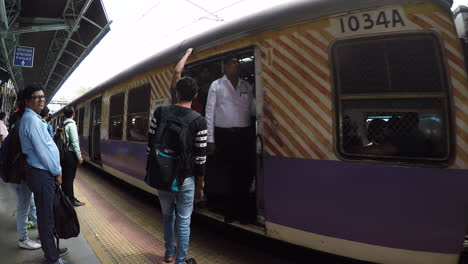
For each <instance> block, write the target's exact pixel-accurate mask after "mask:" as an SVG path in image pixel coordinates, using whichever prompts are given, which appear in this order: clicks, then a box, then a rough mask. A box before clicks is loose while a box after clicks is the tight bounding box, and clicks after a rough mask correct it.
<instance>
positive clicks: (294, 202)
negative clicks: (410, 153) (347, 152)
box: [264, 157, 468, 254]
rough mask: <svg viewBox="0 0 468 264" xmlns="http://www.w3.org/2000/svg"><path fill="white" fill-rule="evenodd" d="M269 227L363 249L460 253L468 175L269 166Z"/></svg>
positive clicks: (272, 162) (345, 165)
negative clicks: (356, 244)
mask: <svg viewBox="0 0 468 264" xmlns="http://www.w3.org/2000/svg"><path fill="white" fill-rule="evenodd" d="M264 165H265V169H264V170H265V178H264V183H265V186H264V192H265V194H264V195H265V197H264V199H265V213H266V218H267V220H268V221H270V222H273V223H277V224H280V225H284V226H289V227H292V228H296V229H300V230H304V231H307V232H312V233H315V234H320V235H325V236H330V237H336V238H342V239H346V240H352V241H356V242H362V243H368V244H374V245H380V246H385V247H392V248H401V249H408V250H417V251H429V252H439V253H449V254H453V253H458V252H460V250H461V247H462V242H463V236H464V234H465V231H466V225H467V223H468V220H467V218H468V214H467V213H468V171H467V170H464V171H463V170H448V169H428V168H404V167H391V166H383V165H369V164H359V163H350V162H338V161H315V160H299V159H287V158H278V157H267V158H265V163H264Z"/></svg>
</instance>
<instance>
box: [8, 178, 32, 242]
mask: <svg viewBox="0 0 468 264" xmlns="http://www.w3.org/2000/svg"><path fill="white" fill-rule="evenodd" d="M11 186H12V187H13V190H15V192H16V197H17V202H16V232H17V233H18V239H19V241H24V240H26V239H27V238H28V218H30V219H31V221H33V223H34V224H35V225H36V227H37V215H36V205H35V204H34V198H33V195H32V193H31V190H29V187H28V185H27V184H26V183H21V184H14V183H12V184H11Z"/></svg>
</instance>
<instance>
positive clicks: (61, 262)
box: [52, 258, 73, 264]
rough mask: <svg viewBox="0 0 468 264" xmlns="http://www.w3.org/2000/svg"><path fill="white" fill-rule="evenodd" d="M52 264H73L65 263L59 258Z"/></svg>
mask: <svg viewBox="0 0 468 264" xmlns="http://www.w3.org/2000/svg"><path fill="white" fill-rule="evenodd" d="M52 264H73V263H71V262H70V261H66V260H64V259H61V258H59V259H58V260H57V261H55V262H54V263H52Z"/></svg>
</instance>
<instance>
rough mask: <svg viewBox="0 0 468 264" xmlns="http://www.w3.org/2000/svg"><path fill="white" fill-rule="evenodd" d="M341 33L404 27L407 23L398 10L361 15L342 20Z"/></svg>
mask: <svg viewBox="0 0 468 264" xmlns="http://www.w3.org/2000/svg"><path fill="white" fill-rule="evenodd" d="M340 25H341V33H347V32H356V31H360V30H372V29H376V28H395V27H404V26H406V22H405V20H404V18H403V16H401V14H400V12H399V10H398V9H393V10H388V11H387V12H385V11H380V12H378V13H374V12H373V13H361V14H358V15H352V16H348V17H342V18H340Z"/></svg>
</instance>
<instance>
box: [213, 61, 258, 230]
mask: <svg viewBox="0 0 468 264" xmlns="http://www.w3.org/2000/svg"><path fill="white" fill-rule="evenodd" d="M223 64H224V72H225V75H224V76H223V77H222V78H220V79H218V80H216V81H214V82H213V83H212V84H211V87H210V90H209V92H208V101H207V104H206V121H207V123H208V153H209V154H214V155H215V157H216V160H217V166H221V167H223V168H225V171H227V174H228V175H225V176H226V177H227V178H228V179H227V180H228V182H230V183H231V192H230V193H229V194H228V197H227V200H228V201H227V206H226V212H225V218H224V220H225V222H226V223H229V222H232V221H234V219H239V220H240V222H241V224H247V223H251V222H253V221H255V219H254V218H255V209H252V207H253V206H252V204H251V203H252V202H250V194H249V191H250V187H251V184H252V181H253V176H254V169H255V166H254V164H255V163H254V162H255V160H254V152H253V151H254V147H253V146H254V145H253V144H254V142H255V128H254V127H253V126H251V122H252V120H253V117H255V99H254V90H253V87H252V86H251V85H250V84H249V83H248V82H246V81H244V80H242V79H240V78H239V77H240V63H239V58H238V57H236V56H235V55H233V54H229V55H227V56H225V57H224V60H223Z"/></svg>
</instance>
